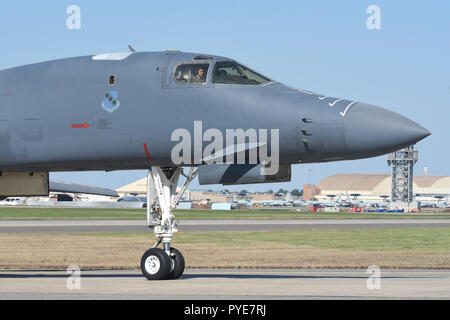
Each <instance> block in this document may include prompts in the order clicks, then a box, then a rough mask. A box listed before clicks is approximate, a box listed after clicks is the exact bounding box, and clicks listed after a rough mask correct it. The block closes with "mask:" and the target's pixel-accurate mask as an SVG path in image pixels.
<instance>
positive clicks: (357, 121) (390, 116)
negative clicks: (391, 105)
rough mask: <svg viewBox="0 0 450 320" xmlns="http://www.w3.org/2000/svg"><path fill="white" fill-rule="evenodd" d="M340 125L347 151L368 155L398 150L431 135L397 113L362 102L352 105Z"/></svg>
mask: <svg viewBox="0 0 450 320" xmlns="http://www.w3.org/2000/svg"><path fill="white" fill-rule="evenodd" d="M344 127H345V143H346V147H347V151H348V152H350V153H352V154H356V155H357V154H364V155H368V156H374V155H382V154H386V153H390V152H393V151H396V150H399V149H401V148H404V147H406V146H409V145H411V144H414V143H416V142H418V141H420V140H422V139H424V138H426V137H428V136H429V135H430V134H431V133H430V132H429V131H428V130H426V129H425V128H424V127H422V126H421V125H419V124H417V123H416V122H414V121H412V120H410V119H408V118H406V117H404V116H402V115H400V114H398V113H395V112H392V111H389V110H386V109H383V108H380V107H377V106H373V105H369V104H364V103H357V104H355V105H354V106H353V108H352V109H351V112H349V113H348V115H347V116H346V119H345V122H344Z"/></svg>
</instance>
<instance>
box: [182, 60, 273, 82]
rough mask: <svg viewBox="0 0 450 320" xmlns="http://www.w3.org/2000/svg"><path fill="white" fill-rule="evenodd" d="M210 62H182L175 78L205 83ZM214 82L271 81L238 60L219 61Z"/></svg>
mask: <svg viewBox="0 0 450 320" xmlns="http://www.w3.org/2000/svg"><path fill="white" fill-rule="evenodd" d="M209 66H210V63H199V62H194V63H182V64H179V65H178V66H177V67H176V69H175V80H176V81H177V83H179V84H204V83H206V82H207V74H208V70H209ZM210 81H211V82H212V83H213V84H234V85H260V84H263V83H266V82H270V81H272V80H270V79H269V78H267V77H264V76H262V75H260V74H259V73H256V72H255V71H253V70H250V69H249V68H247V67H246V66H244V65H242V64H239V63H237V62H236V61H231V60H228V61H217V62H216V63H215V65H214V70H213V72H212V76H211V80H210Z"/></svg>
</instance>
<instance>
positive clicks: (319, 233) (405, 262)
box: [0, 228, 450, 269]
mask: <svg viewBox="0 0 450 320" xmlns="http://www.w3.org/2000/svg"><path fill="white" fill-rule="evenodd" d="M153 241H154V237H153V234H151V233H136V234H134V233H111V234H80V235H76V234H27V235H20V234H0V268H2V269H6V268H14V269H17V268H21V269H35V268H36V269H55V268H58V269H60V268H62V269H65V268H67V267H68V266H69V265H72V264H75V265H78V266H80V267H81V268H108V269H111V268H114V269H128V268H133V269H134V268H138V267H139V262H140V258H141V256H142V254H143V253H144V251H145V250H147V249H148V247H149V245H150V244H152V243H153ZM173 246H174V247H177V248H178V249H180V250H181V251H182V252H183V254H184V256H185V259H186V264H187V267H189V268H367V267H368V266H369V265H378V266H379V267H382V268H446V269H448V268H450V228H433V229H432V228H430V229H428V228H418V229H365V230H364V229H362V230H296V231H281V232H273V231H258V232H214V233H213V232H201V233H180V234H177V235H176V237H175V238H174V242H173Z"/></svg>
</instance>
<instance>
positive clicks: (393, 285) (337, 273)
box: [0, 269, 450, 300]
mask: <svg viewBox="0 0 450 320" xmlns="http://www.w3.org/2000/svg"><path fill="white" fill-rule="evenodd" d="M370 276H371V274H369V273H367V272H366V270H363V269H361V270H352V269H348V270H311V269H307V270H302V269H300V270H298V269H295V270H290V269H288V270H231V269H230V270H228V269H219V270H210V269H208V270H206V269H205V270H202V269H193V270H186V271H185V274H184V275H183V276H182V278H180V279H178V280H170V281H147V280H146V279H145V278H144V277H143V276H142V275H141V272H140V270H122V271H112V270H106V271H81V276H80V278H79V285H80V288H79V289H76V288H75V289H72V290H71V289H69V287H68V286H67V283H68V282H69V283H71V284H73V285H74V284H76V283H77V281H75V282H73V281H72V282H71V281H70V280H71V279H69V277H70V275H69V274H67V273H66V271H15V270H1V271H0V299H33V300H35V299H36V300H37V299H108V300H115V299H132V300H136V299H138V300H179V299H187V300H243V299H245V300H266V299H269V300H292V299H450V270H381V273H380V278H379V282H377V281H373V280H374V279H372V278H371V279H369V277H370ZM368 282H369V286H368ZM377 283H378V284H379V286H378V285H377Z"/></svg>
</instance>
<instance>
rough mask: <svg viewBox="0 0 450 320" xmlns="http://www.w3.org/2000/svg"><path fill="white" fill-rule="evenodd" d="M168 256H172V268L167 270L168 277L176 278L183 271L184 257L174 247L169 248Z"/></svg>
mask: <svg viewBox="0 0 450 320" xmlns="http://www.w3.org/2000/svg"><path fill="white" fill-rule="evenodd" d="M170 257H171V258H172V263H173V269H172V271H170V272H169V279H178V278H179V277H181V276H182V275H183V272H184V257H183V255H182V254H181V252H180V251H178V250H177V249H175V248H170Z"/></svg>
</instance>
